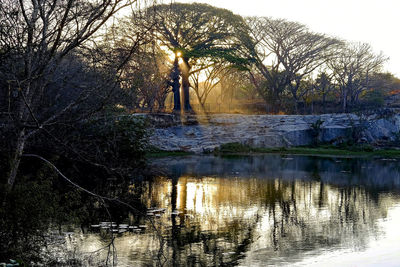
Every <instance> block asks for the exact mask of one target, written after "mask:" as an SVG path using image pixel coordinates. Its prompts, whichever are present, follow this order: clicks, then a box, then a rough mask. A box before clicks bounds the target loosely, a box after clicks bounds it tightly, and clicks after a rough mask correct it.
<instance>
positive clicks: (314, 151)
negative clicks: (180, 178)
mask: <svg viewBox="0 0 400 267" xmlns="http://www.w3.org/2000/svg"><path fill="white" fill-rule="evenodd" d="M251 153H265V154H267V153H277V154H300V155H330V156H382V157H400V150H396V149H376V148H374V147H372V146H370V145H356V146H355V145H353V146H343V147H336V146H332V145H321V146H318V147H291V148H285V147H281V148H254V147H250V146H247V145H243V144H240V143H228V144H224V145H221V146H220V148H218V149H216V150H215V151H214V154H217V155H229V154H230V155H233V154H251Z"/></svg>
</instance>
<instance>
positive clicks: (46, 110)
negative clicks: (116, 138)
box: [0, 0, 135, 187]
mask: <svg viewBox="0 0 400 267" xmlns="http://www.w3.org/2000/svg"><path fill="white" fill-rule="evenodd" d="M132 2H135V1H134V0H132V1H131V0H91V1H78V0H65V1H58V0H41V1H39V0H31V1H28V0H19V1H14V0H5V1H1V3H0V58H1V69H0V80H3V81H6V82H7V84H6V87H5V85H4V82H3V84H2V88H1V90H2V91H3V92H4V91H6V92H7V91H9V92H13V93H12V94H7V95H8V97H7V99H6V101H4V102H5V103H8V105H7V107H8V109H7V114H6V117H4V116H2V118H1V120H2V121H7V127H5V128H3V129H2V131H6V132H7V133H8V136H10V137H11V139H10V143H11V145H10V146H11V147H12V149H13V150H14V153H13V154H14V156H13V158H12V160H11V166H10V173H9V176H8V184H9V185H10V186H11V187H12V186H13V184H14V182H15V177H16V174H17V171H18V168H19V164H20V160H21V156H22V154H23V152H24V150H25V147H26V146H27V145H28V142H29V140H30V139H32V138H33V137H34V136H35V135H37V134H38V133H46V134H50V133H49V132H47V131H46V128H47V127H49V126H54V125H56V124H57V123H61V122H60V120H62V121H63V122H65V121H74V120H81V119H83V118H84V117H85V116H87V115H88V114H93V112H95V111H96V110H99V109H101V108H102V107H103V106H104V101H105V100H106V99H107V98H108V97H110V95H111V92H112V90H113V89H114V88H115V74H116V73H117V72H118V70H119V69H120V64H119V63H120V62H118V63H116V64H115V65H114V66H113V69H112V70H110V69H101V70H100V69H99V71H100V72H101V74H102V75H101V76H97V78H100V77H102V78H101V79H100V80H99V81H103V82H107V83H108V86H109V87H106V88H109V90H107V91H104V90H103V91H99V89H101V88H104V85H105V84H104V83H103V84H102V85H101V86H100V85H99V83H79V84H74V81H73V80H70V79H68V77H69V75H68V74H66V73H62V72H60V71H61V70H62V68H61V67H62V66H63V64H66V63H68V62H71V61H70V59H71V58H70V56H73V55H75V56H76V57H77V58H78V57H79V53H78V52H79V51H78V50H77V48H80V47H82V46H83V45H84V44H85V42H86V41H88V40H89V39H92V40H95V39H94V37H95V34H96V33H97V32H99V29H100V28H101V27H102V26H104V25H105V23H106V22H107V21H108V19H109V18H111V17H112V16H113V15H114V14H115V13H116V12H118V11H119V10H120V9H121V8H123V7H126V6H128V5H131V4H132ZM79 61H80V62H82V63H84V64H81V69H82V68H83V69H82V70H83V73H92V74H93V72H91V71H89V70H88V69H87V68H86V69H85V67H84V66H88V63H89V62H84V61H83V60H82V59H80V60H79ZM121 63H123V61H122V62H121ZM91 65H92V66H95V65H96V63H95V62H93V61H92V63H91ZM83 73H80V74H81V75H82V77H83ZM59 74H64V75H61V76H60V75H59ZM60 79H61V80H60ZM56 82H57V84H56V85H55V83H56ZM66 84H67V85H66ZM54 88H58V90H59V91H63V94H64V95H68V92H65V90H68V89H70V88H73V89H74V90H73V91H74V92H73V94H72V95H71V96H70V99H69V100H68V101H56V99H53V103H55V105H52V106H50V104H49V102H48V100H49V97H51V95H52V89H54ZM53 92H55V91H53ZM71 93H72V92H71ZM57 95H58V94H55V96H57ZM92 96H96V97H95V99H96V100H100V101H93V100H94V99H91V97H92ZM64 100H65V99H64ZM60 102H61V104H59V103H60ZM84 102H88V103H89V104H90V105H87V106H86V107H90V108H84V109H82V108H83V106H82V103H84Z"/></svg>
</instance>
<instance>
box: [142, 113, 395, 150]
mask: <svg viewBox="0 0 400 267" xmlns="http://www.w3.org/2000/svg"><path fill="white" fill-rule="evenodd" d="M141 116H146V117H147V118H148V119H149V120H150V123H151V125H152V128H153V129H152V136H151V138H150V143H151V144H152V145H154V146H156V147H158V148H160V149H162V150H169V151H176V150H180V151H189V152H195V153H202V152H210V151H212V150H213V149H214V148H216V147H218V146H220V145H221V144H226V143H232V142H238V143H242V144H246V145H250V146H252V147H264V148H265V147H266V148H272V147H291V146H305V145H311V144H315V143H316V142H318V143H331V144H338V143H341V142H346V141H349V140H351V141H353V142H358V143H368V144H372V145H382V144H388V143H394V142H398V141H399V139H400V134H399V133H400V112H399V111H398V110H383V111H379V112H375V113H372V114H368V115H366V114H363V115H360V114H323V115H237V114H216V115H210V116H196V115H186V116H177V115H172V114H151V115H150V114H148V115H141Z"/></svg>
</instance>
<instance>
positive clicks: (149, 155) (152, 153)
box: [146, 146, 193, 158]
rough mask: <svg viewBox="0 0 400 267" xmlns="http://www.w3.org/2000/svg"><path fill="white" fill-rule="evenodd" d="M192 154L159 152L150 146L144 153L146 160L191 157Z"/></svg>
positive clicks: (159, 150)
mask: <svg viewBox="0 0 400 267" xmlns="http://www.w3.org/2000/svg"><path fill="white" fill-rule="evenodd" d="M192 154H193V153H192V152H187V151H168V150H161V149H159V148H157V147H154V146H151V147H149V148H148V149H147V151H146V157H147V158H162V157H179V156H187V155H192Z"/></svg>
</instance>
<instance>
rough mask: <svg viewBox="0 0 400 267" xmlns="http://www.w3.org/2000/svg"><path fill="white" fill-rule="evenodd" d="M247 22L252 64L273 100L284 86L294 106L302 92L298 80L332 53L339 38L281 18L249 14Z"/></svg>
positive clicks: (332, 54)
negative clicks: (263, 79) (251, 15)
mask: <svg viewBox="0 0 400 267" xmlns="http://www.w3.org/2000/svg"><path fill="white" fill-rule="evenodd" d="M247 22H248V24H249V29H250V32H251V35H252V37H253V39H254V42H255V49H254V50H253V56H254V58H255V62H256V64H255V66H256V68H257V70H258V71H259V73H260V74H262V75H263V76H264V78H265V79H266V80H267V86H268V87H269V90H271V91H272V93H270V94H271V95H272V96H273V97H274V98H273V99H274V100H276V98H278V96H279V94H280V93H281V92H283V91H284V90H288V91H289V92H290V93H291V95H292V97H293V100H294V102H295V106H296V108H297V102H298V100H299V99H300V98H301V97H302V94H305V93H306V91H304V92H300V91H299V88H300V84H301V81H302V80H303V78H305V77H306V76H308V75H310V74H311V73H313V72H314V71H315V70H316V69H317V68H318V67H320V66H321V65H322V64H324V63H325V62H326V61H327V60H329V59H330V58H332V57H333V56H334V55H335V51H336V47H337V45H338V44H340V41H338V40H336V39H334V38H330V37H327V36H325V35H323V34H317V33H313V32H311V31H310V30H309V29H308V28H307V27H306V26H305V25H302V24H299V23H297V22H291V21H286V20H283V19H271V18H265V17H261V18H259V17H253V18H248V19H247Z"/></svg>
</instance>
